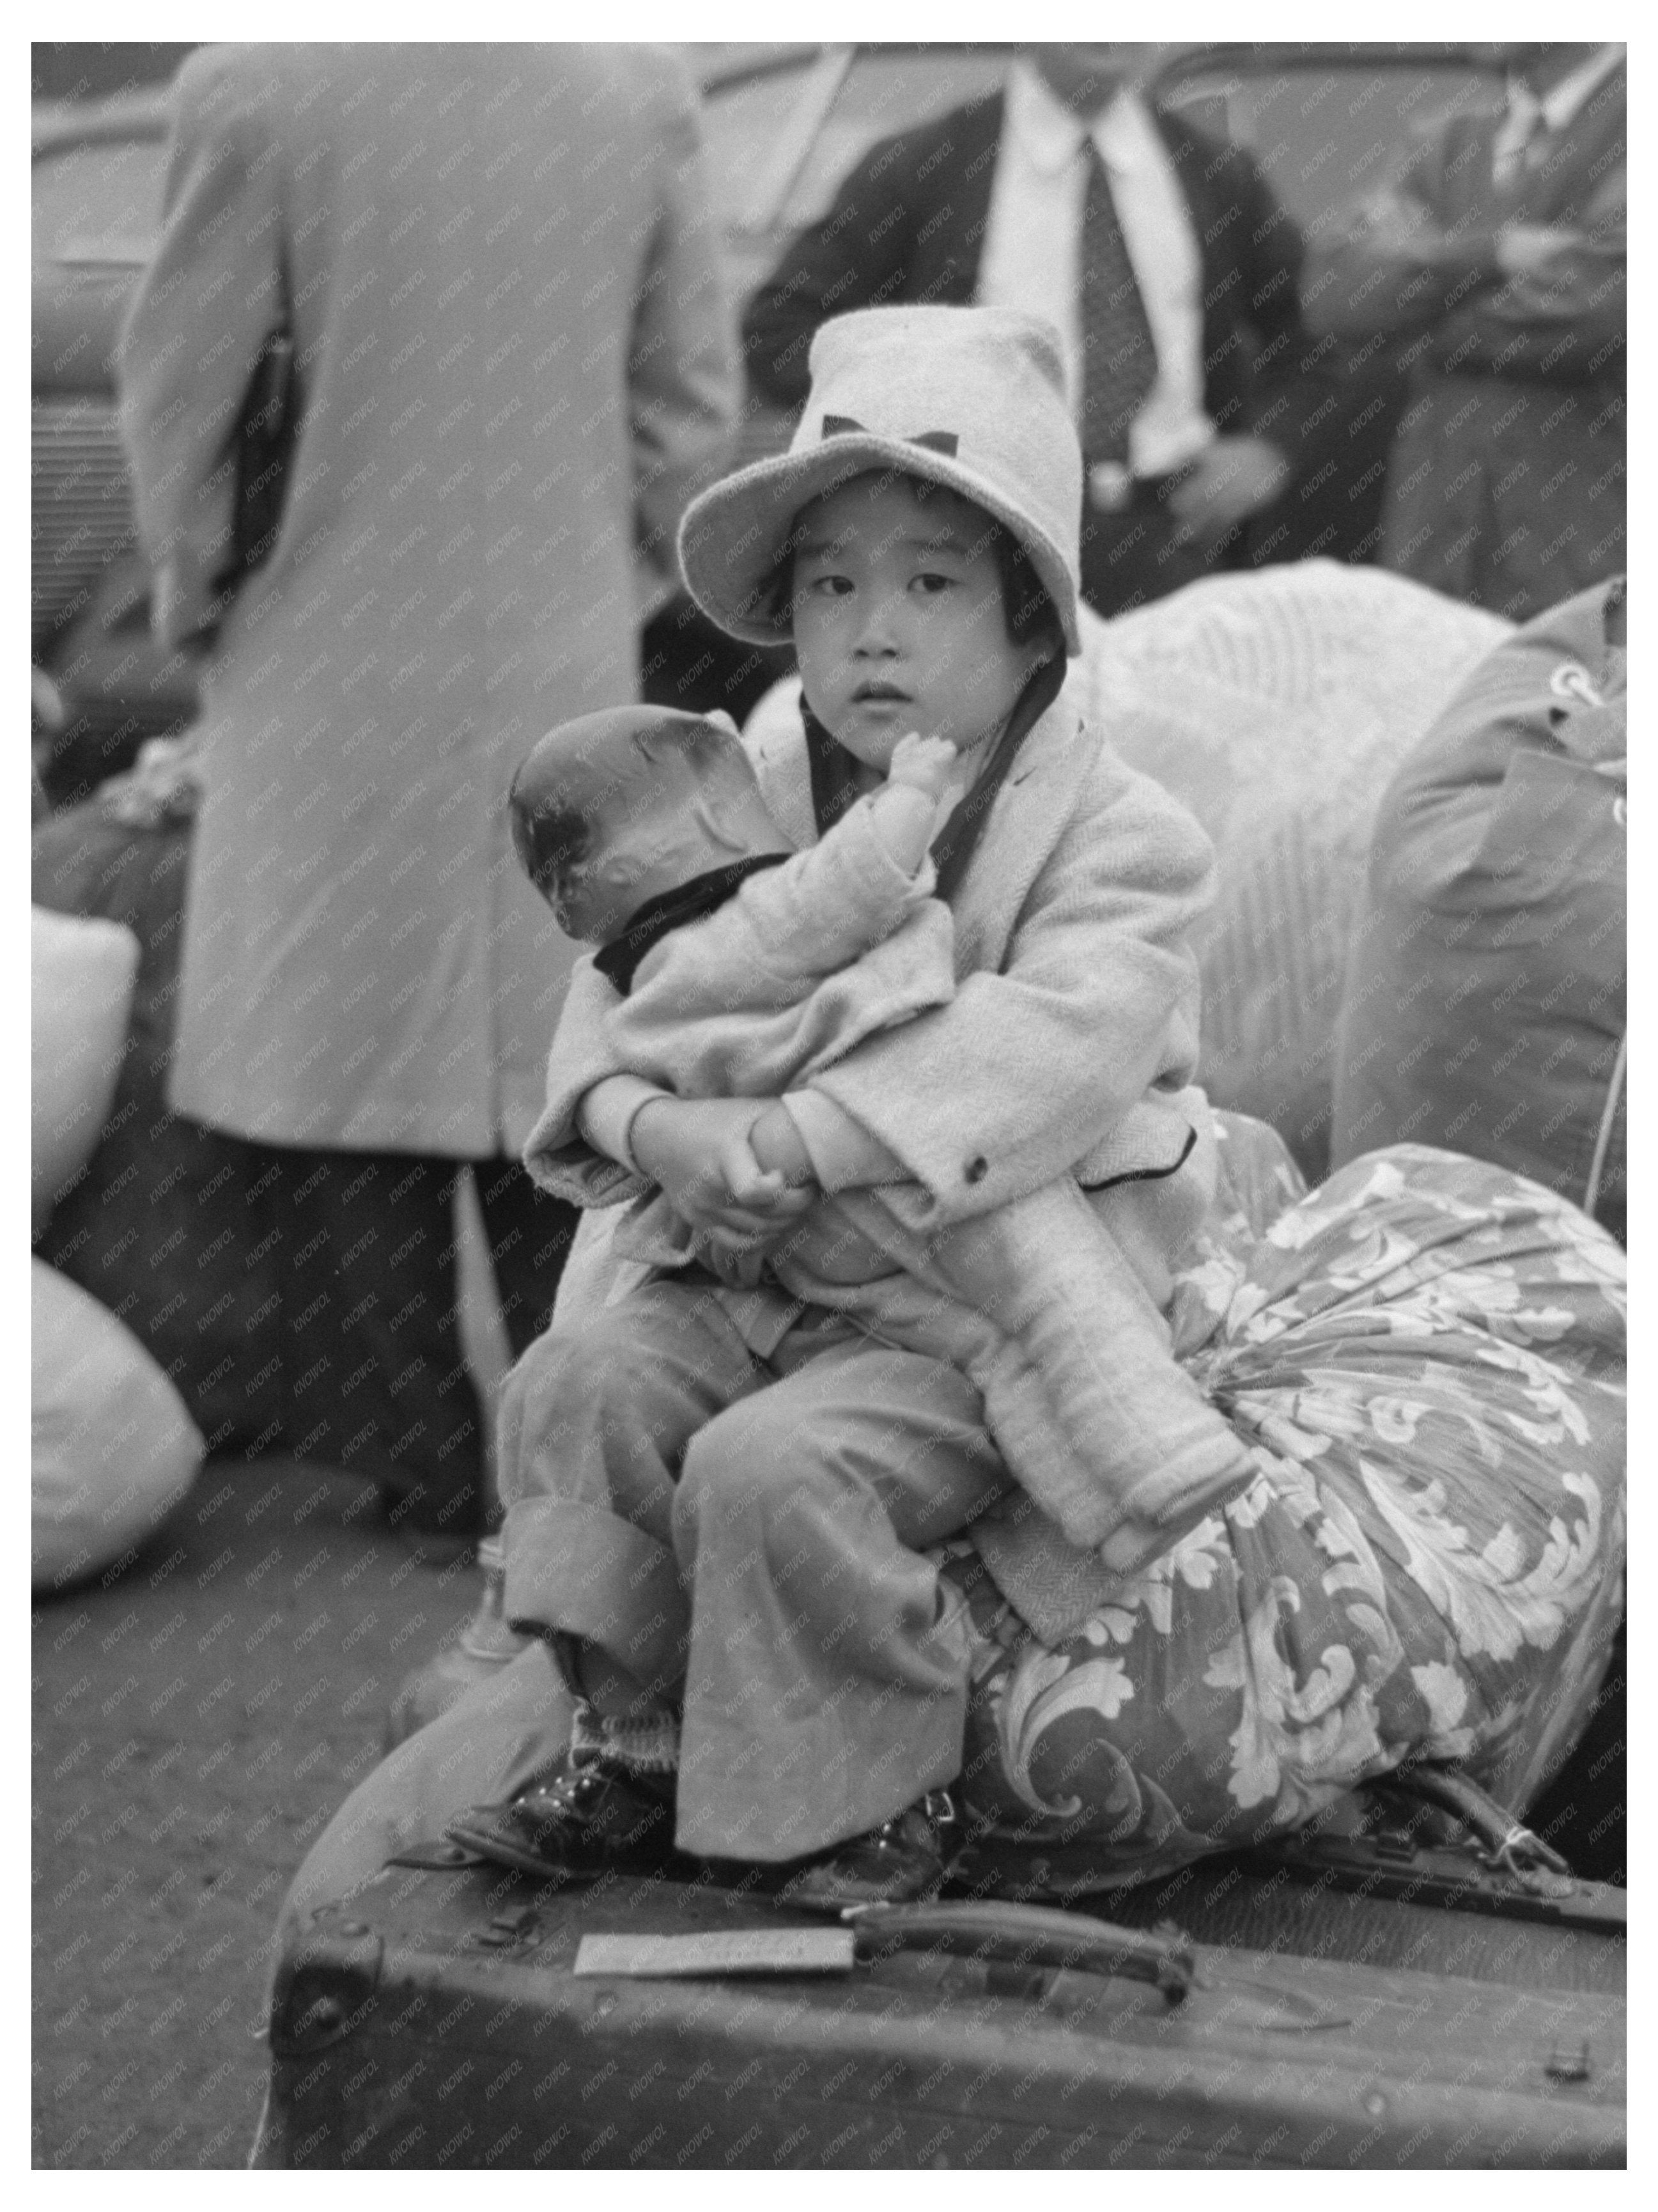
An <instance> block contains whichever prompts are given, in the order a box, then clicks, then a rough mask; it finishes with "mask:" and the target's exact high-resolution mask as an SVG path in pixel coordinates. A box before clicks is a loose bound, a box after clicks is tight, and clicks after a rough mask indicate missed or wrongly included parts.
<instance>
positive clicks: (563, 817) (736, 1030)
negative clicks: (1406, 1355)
mask: <svg viewBox="0 0 1658 2212" xmlns="http://www.w3.org/2000/svg"><path fill="white" fill-rule="evenodd" d="M906 495H908V494H906ZM915 496H916V497H917V499H918V501H921V502H922V503H924V504H925V505H926V507H927V509H928V511H929V519H930V520H935V521H936V520H941V519H944V516H945V514H946V513H947V509H948V507H949V506H950V504H952V503H953V504H954V505H955V506H957V507H961V506H963V502H961V501H956V500H955V498H954V495H953V494H951V493H950V492H948V491H941V490H939V489H938V488H936V487H928V486H918V487H917V488H916V492H915ZM956 767H957V753H956V750H955V747H954V746H953V745H952V744H949V743H948V742H947V741H946V740H944V738H935V737H924V736H922V735H920V733H919V732H910V733H909V734H908V735H907V736H905V737H902V738H900V739H899V740H898V742H897V744H896V747H895V748H894V750H893V753H892V757H891V762H890V766H889V768H888V771H887V776H886V780H885V781H884V782H883V783H881V784H880V785H878V787H877V788H876V789H875V790H874V791H873V792H872V793H870V794H868V795H867V796H865V797H863V798H860V799H858V800H857V801H856V802H855V803H854V804H853V805H850V806H848V807H847V809H846V810H845V811H843V812H842V813H841V815H840V817H839V818H838V819H837V820H836V821H835V822H834V823H831V824H830V825H829V828H828V829H825V830H824V832H823V836H821V837H820V838H819V840H818V842H817V843H816V844H815V845H810V846H808V847H807V848H805V850H804V851H803V852H800V853H798V854H793V855H791V854H789V853H788V849H787V847H786V842H785V841H784V840H783V839H782V837H781V836H780V832H779V831H778V829H777V826H776V824H775V823H774V822H773V820H772V818H771V817H770V815H769V814H768V812H767V811H766V807H765V802H764V800H763V799H762V797H761V794H760V787H759V785H758V783H757V781H756V778H755V775H754V772H753V769H752V768H751V767H750V763H749V759H748V756H747V754H746V753H745V752H744V750H743V746H742V744H741V741H740V740H739V738H738V735H737V732H736V730H735V728H734V726H732V725H731V724H730V722H729V721H727V720H723V719H699V718H698V717H696V716H694V715H688V714H674V713H672V712H671V711H667V710H664V709H662V708H650V707H646V708H616V709H613V710H611V711H610V712H608V713H604V714H592V715H588V716H586V717H584V718H583V719H582V720H579V721H576V722H573V723H568V724H566V725H564V726H562V727H561V728H559V729H556V730H554V731H552V732H550V733H549V734H548V736H546V737H545V738H543V739H542V740H541V742H540V744H537V746H536V748H535V750H534V751H533V752H532V753H531V755H530V757H529V758H528V759H527V760H526V761H525V763H524V766H523V767H522V769H520V770H519V774H518V775H517V777H516V778H515V779H514V781H513V791H512V796H511V809H512V822H513V842H514V844H515V846H516V848H517V849H518V852H519V858H520V859H521V860H522V861H523V862H524V865H525V868H526V870H527V871H528V872H529V874H530V876H531V878H532V880H533V881H534V882H535V883H536V884H537V888H538V889H539V890H541V891H542V893H543V895H544V896H545V897H546V898H547V899H548V901H549V902H550V904H551V905H552V906H553V908H554V910H555V911H556V914H557V915H558V917H559V921H560V923H561V925H562V927H564V928H565V929H566V930H568V932H569V933H570V934H572V935H573V936H576V937H580V938H584V939H589V940H592V941H596V942H598V944H599V945H601V947H602V950H601V951H599V953H598V957H597V959H596V961H595V963H594V965H595V966H596V967H597V969H598V970H599V971H600V972H601V973H602V974H603V975H604V976H605V977H606V978H607V980H608V981H610V984H611V985H612V986H613V987H614V988H615V989H616V991H617V992H618V993H619V994H621V995H620V996H619V997H618V999H617V1000H616V1004H615V1005H614V1006H611V1007H610V1009H609V1011H608V1012H607V1013H606V1015H605V1018H604V1054H603V1057H602V1058H599V1059H593V1058H592V1057H591V1056H586V1057H584V1055H583V1054H581V1052H580V1050H579V1049H578V1048H572V1047H568V1046H567V1042H566V1039H565V1036H564V1033H563V1031H562V1030H561V1032H560V1034H559V1035H558V1036H556V1037H555V1038H554V1041H553V1048H552V1053H551V1060H552V1064H553V1065H554V1066H556V1068H557V1069H558V1070H559V1081H558V1085H557V1091H556V1095H555V1097H554V1101H553V1103H552V1105H551V1107H550V1110H549V1112H548V1114H547V1115H544V1117H543V1120H542V1121H541V1122H540V1123H539V1124H538V1125H537V1128H536V1130H535V1131H534V1132H532V1133H531V1137H530V1140H529V1144H528V1146H527V1147H526V1150H525V1159H526V1161H527V1163H528V1164H529V1166H530V1170H531V1173H532V1174H533V1175H537V1176H544V1177H545V1178H546V1179H547V1180H548V1181H549V1182H550V1183H551V1184H552V1185H553V1186H554V1187H555V1188H558V1187H562V1182H563V1180H564V1178H563V1176H562V1173H561V1169H560V1164H559V1158H558V1154H559V1151H560V1148H561V1146H562V1145H563V1144H566V1143H568V1139H569V1136H570V1128H569V1122H568V1108H567V1101H568V1100H573V1099H577V1098H580V1097H581V1096H583V1095H584V1094H585V1093H586V1092H587V1091H589V1089H590V1088H591V1086H592V1085H593V1084H595V1083H598V1082H599V1081H601V1080H602V1079H604V1077H606V1076H608V1075H613V1074H615V1073H617V1072H625V1073H629V1074H631V1075H634V1076H635V1077H642V1078H644V1079H647V1081H649V1082H651V1083H653V1084H655V1085H661V1086H664V1087H665V1089H666V1091H669V1092H671V1093H672V1094H674V1095H677V1096H678V1097H728V1096H732V1095H735V1096H738V1097H767V1098H769V1097H776V1096H777V1095H778V1094H779V1093H780V1092H783V1093H786V1092H789V1091H793V1089H794V1088H795V1087H796V1086H797V1085H801V1084H803V1083H805V1082H808V1081H809V1080H810V1079H811V1077H812V1076H814V1075H816V1074H817V1073H820V1072H821V1071H822V1070H823V1069H824V1068H826V1067H829V1066H834V1064H835V1062H836V1061H837V1060H841V1059H844V1058H845V1056H846V1054H847V1053H848V1052H850V1051H851V1050H853V1048H855V1047H856V1046H857V1045H858V1044H859V1042H862V1040H863V1039H864V1038H865V1037H866V1036H872V1035H873V1034H875V1033H876V1032H877V1031H878V1030H882V1029H885V1028H889V1027H890V1026H892V1025H893V1024H895V1023H896V1022H900V1021H903V1020H907V1019H909V1018H913V1017H914V1015H916V1014H917V1013H919V1012H922V1011H923V1010H925V1009H926V1008H927V1007H930V1006H943V1005H944V1004H946V1003H947V1002H948V1001H949V1000H950V998H951V997H952V996H953V995H954V992H955V978H954V972H953V964H952V963H953V951H954V933H953V929H952V927H951V921H950V909H949V908H948V907H947V906H945V905H944V903H943V902H941V901H940V900H938V899H937V898H935V897H932V896H928V893H929V892H930V890H931V889H932V884H933V880H934V871H933V867H932V861H931V859H930V856H929V849H928V848H929V846H930V843H931V841H932V834H933V830H934V829H935V827H936V826H937V815H938V805H939V802H940V800H941V799H943V797H944V793H945V790H946V789H947V787H948V786H949V782H950V775H951V773H952V771H953V770H954V769H956ZM792 1135H793V1124H792V1122H791V1120H790V1118H789V1116H788V1115H787V1113H786V1109H784V1108H783V1107H781V1106H774V1107H773V1108H771V1109H770V1110H769V1113H768V1114H767V1115H762V1116H760V1117H759V1118H758V1119H757V1121H756V1126H755V1127H754V1128H752V1129H751V1130H750V1132H749V1138H748V1141H749V1148H750V1152H751V1153H752V1154H753V1155H754V1156H755V1161H754V1170H753V1174H754V1185H753V1187H754V1189H755V1191H756V1194H761V1193H764V1192H766V1191H768V1190H770V1191H780V1190H781V1188H783V1187H784V1186H785V1184H786V1183H788V1182H799V1181H803V1180H805V1179H806V1178H805V1176H804V1175H803V1173H802V1171H801V1169H800V1166H799V1155H798V1151H797V1149H796V1147H795V1146H793V1143H792V1142H791V1139H792ZM791 1170H793V1172H792V1173H791ZM911 1195H912V1196H913V1195H914V1194H913V1193H912V1194H911ZM614 1249H616V1251H617V1252H618V1253H620V1254H623V1255H625V1256H627V1257H628V1258H630V1259H634V1260H643V1261H650V1262H652V1263H653V1264H655V1265H657V1266H665V1267H678V1266H683V1265H684V1264H685V1263H686V1262H687V1261H692V1260H694V1259H695V1255H696V1249H697V1248H696V1243H695V1237H693V1235H692V1234H691V1232H690V1231H689V1229H688V1227H687V1225H686V1224H685V1223H683V1221H682V1220H680V1218H679V1217H678V1216H677V1214H676V1213H675V1212H673V1210H672V1208H671V1206H670V1205H669V1202H668V1200H666V1199H665V1197H664V1196H663V1194H661V1193H660V1192H659V1191H653V1192H651V1193H649V1194H647V1195H645V1196H643V1197H641V1198H640V1199H638V1200H635V1206H634V1209H633V1212H632V1213H631V1215H630V1216H629V1219H628V1220H627V1221H626V1222H625V1223H624V1224H623V1227H622V1230H621V1232H620V1234H619V1235H618V1236H617V1237H616V1244H615V1248H614ZM766 1267H767V1271H768V1273H769V1275H770V1277H771V1279H773V1280H774V1281H776V1282H778V1283H780V1284H781V1285H782V1286H783V1287H784V1288H785V1289H786V1291H790V1292H792V1293H793V1295H794V1296H795V1297H799V1298H800V1299H803V1300H805V1301H806V1302H808V1303H810V1304H816V1305H822V1306H826V1307H832V1308H834V1309H835V1310H838V1311H841V1312H844V1313H848V1314H851V1315H852V1316H854V1317H855V1318H856V1319H857V1320H858V1321H859V1323H860V1324H861V1325H862V1326H863V1327H864V1328H866V1329H867V1330H868V1331H869V1332H870V1333H871V1334H872V1335H874V1336H877V1337H879V1338H880V1339H882V1340H884V1341H886V1342H889V1343H893V1344H897V1345H901V1346H903V1347H904V1348H905V1349H907V1350H908V1351H912V1352H922V1353H925V1354H927V1355H929V1356H931V1357H932V1358H938V1359H945V1360H950V1361H951V1362H952V1363H953V1364H955V1365H957V1366H958V1367H961V1368H963V1370H965V1371H966V1372H967V1374H968V1375H969V1376H970V1377H971V1378H972V1380H973V1382H974V1383H975V1384H976V1385H977V1387H978V1389H979V1390H980V1392H981V1395H983V1398H984V1401H985V1418H986V1425H987V1427H988V1428H989V1431H990V1433H991V1436H992V1437H993V1440H994V1442H995V1443H996V1446H997V1449H999V1452H1000V1453H1001V1455H1002V1458H1003V1460H1004V1462H1005V1464H1006V1467H1007V1468H1008V1471H1009V1472H1010V1474H1011V1475H1012V1476H1013V1478H1014V1480H1016V1481H1017V1483H1018V1484H1019V1486H1021V1487H1022V1488H1023V1489H1024V1490H1025V1491H1027V1492H1029V1494H1030V1495H1031V1496H1032V1497H1033V1498H1035V1500H1036V1501H1037V1503H1038V1504H1040V1505H1042V1507H1043V1509H1044V1510H1046V1511H1047V1512H1048V1514H1049V1515H1050V1516H1051V1517H1052V1518H1053V1519H1054V1521H1055V1522H1057V1523H1058V1525H1059V1526H1060V1528H1061V1529H1063V1531H1064V1533H1065V1534H1066V1537H1067V1539H1068V1540H1069V1541H1071V1542H1072V1543H1073V1544H1076V1545H1079V1546H1084V1547H1098V1548H1099V1549H1100V1551H1101V1552H1102V1555H1103V1557H1104V1558H1105V1559H1106V1560H1107V1561H1108V1563H1109V1564H1110V1565H1112V1566H1114V1567H1115V1568H1117V1569H1119V1570H1120V1571H1127V1570H1128V1569H1130V1568H1132V1567H1134V1566H1137V1565H1140V1564H1142V1563H1143V1562H1144V1560H1145V1559H1147V1558H1149V1557H1151V1555H1152V1554H1153V1553H1155V1552H1157V1551H1158V1550H1160V1549H1163V1548H1166V1547H1167V1546H1168V1544H1169V1542H1170V1541H1173V1538H1174V1537H1175V1535H1176V1534H1180V1533H1181V1532H1182V1531H1183V1530H1184V1529H1185V1528H1187V1527H1188V1526H1189V1525H1190V1524H1191V1523H1192V1522H1193V1521H1195V1520H1197V1519H1198V1518H1199V1517H1200V1516H1201V1515H1202V1514H1203V1513H1205V1512H1206V1511H1207V1510H1208V1509H1209V1505H1210V1504H1211V1502H1212V1499H1213V1498H1215V1497H1216V1496H1217V1495H1219V1494H1221V1493H1223V1492H1225V1491H1227V1490H1229V1489H1230V1488H1231V1487H1232V1486H1234V1485H1235V1483H1236V1478H1237V1475H1238V1474H1239V1472H1240V1469H1241V1468H1242V1466H1243V1464H1244V1461H1245V1455H1244V1452H1243V1448H1242V1446H1241V1445H1240V1444H1239V1443H1238V1441H1237V1438H1236V1435H1235V1434H1234V1432H1233V1431H1232V1430H1231V1428H1230V1426H1229V1425H1228V1424H1227V1423H1226V1422H1225V1421H1224V1420H1223V1419H1222V1418H1221V1417H1220V1415H1219V1414H1218V1413H1216V1412H1215V1411H1214V1409H1213V1408H1212V1407H1211V1406H1209V1404H1208V1403H1207V1402H1206V1400H1205V1399H1204V1398H1203V1396H1202V1395H1201V1393H1200V1392H1199V1390H1198V1389H1197V1388H1196V1386H1195V1385H1194V1384H1193V1383H1192V1382H1191V1381H1190V1380H1189V1379H1188V1378H1187V1376H1185V1375H1184V1374H1183V1373H1182V1372H1181V1370H1180V1369H1179V1368H1177V1367H1176V1366H1175V1364H1174V1362H1173V1359H1172V1358H1171V1357H1170V1353H1169V1336H1168V1332H1167V1330H1166V1328H1164V1327H1163V1324H1162V1322H1161V1320H1160V1319H1159V1317H1158V1316H1157V1313H1156V1311H1155V1309H1154V1308H1153V1307H1152V1305H1151V1302H1150V1300H1149V1299H1148V1297H1147V1296H1146V1294H1145V1290H1144V1288H1143V1287H1142V1285H1140V1283H1139V1280H1138V1279H1137V1278H1136V1277H1135V1275H1134V1274H1133V1271H1132V1269H1131V1268H1130V1267H1128V1266H1127V1264H1126V1263H1125V1261H1123V1259H1122V1257H1121V1254H1120V1253H1119V1251H1118V1250H1117V1248H1116V1245H1115V1243H1114V1241H1113V1239H1112V1238H1111V1237H1110V1235H1109V1233H1108V1231H1106V1230H1105V1229H1104V1228H1103V1226H1102V1225H1101V1223H1100V1222H1099V1221H1098V1220H1097V1218H1096V1216H1095V1215H1094V1213H1093V1212H1091V1210H1090V1207H1089V1206H1088V1205H1087V1203H1086V1201H1085V1200H1084V1199H1083V1197H1082V1195H1081V1193H1080V1192H1079V1190H1078V1187H1077V1184H1076V1182H1075V1179H1074V1178H1073V1177H1072V1176H1070V1175H1069V1174H1066V1175H1064V1176H1060V1177H1057V1178H1056V1179H1055V1181H1054V1182H1053V1183H1051V1184H1048V1185H1044V1186H1043V1187H1042V1188H1041V1189H1040V1190H1038V1191H1035V1192H1032V1193H1031V1194H1029V1196H1027V1197H1023V1198H1017V1199H1012V1200H1009V1201H1008V1202H1007V1203H1006V1204H1005V1205H1003V1206H997V1207H994V1208H993V1210H992V1211H991V1212H989V1213H987V1214H984V1215H982V1216H979V1217H976V1218H974V1219H972V1220H970V1221H967V1222H963V1223H959V1224H953V1225H951V1224H946V1225H944V1227H943V1228H941V1229H940V1230H939V1231H938V1233H937V1234H936V1235H934V1236H932V1237H920V1236H918V1235H917V1234H916V1233H915V1232H914V1231H913V1230H911V1229H909V1228H908V1227H907V1226H906V1225H905V1224H904V1223H903V1222H902V1219H900V1218H898V1217H897V1216H896V1215H895V1213H894V1212H893V1210H892V1207H891V1205H890V1202H889V1200H888V1198H887V1195H886V1194H885V1193H884V1192H883V1191H882V1190H880V1189H871V1190H867V1191H861V1190H857V1189H852V1190H848V1191H846V1192H844V1193H843V1194H841V1196H840V1197H838V1198H824V1199H823V1200H820V1201H819V1202H818V1203H817V1205H816V1206H814V1207H813V1208H812V1210H811V1212H810V1213H809V1214H808V1215H807V1216H806V1217H805V1218H804V1219H803V1220H802V1221H801V1222H800V1223H799V1225H797V1226H796V1227H795V1228H794V1229H793V1231H792V1233H791V1234H790V1235H789V1237H787V1238H786V1240H785V1241H784V1242H783V1243H780V1244H778V1245H775V1246H774V1248H773V1249H771V1251H770V1252H769V1254H768V1255H767V1261H766ZM754 1273H755V1275H756V1279H757V1276H758V1273H759V1268H758V1264H757V1263H756V1267H755V1270H754ZM1171 1514H1172V1515H1173V1516H1175V1517H1174V1518H1173V1519H1172V1520H1171V1518H1170V1516H1171Z"/></svg>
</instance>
